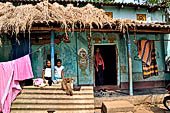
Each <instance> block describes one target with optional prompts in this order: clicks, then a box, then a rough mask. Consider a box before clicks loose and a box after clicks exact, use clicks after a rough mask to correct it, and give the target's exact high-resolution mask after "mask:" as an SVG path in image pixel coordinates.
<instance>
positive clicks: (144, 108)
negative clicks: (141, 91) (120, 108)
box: [129, 104, 170, 113]
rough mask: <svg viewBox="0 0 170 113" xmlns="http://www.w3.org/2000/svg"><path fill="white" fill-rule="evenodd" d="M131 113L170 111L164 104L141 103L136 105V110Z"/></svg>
mask: <svg viewBox="0 0 170 113" xmlns="http://www.w3.org/2000/svg"><path fill="white" fill-rule="evenodd" d="M129 113H170V111H168V110H167V109H166V108H165V107H164V105H163V104H156V105H151V104H148V105H147V104H141V105H136V106H135V107H134V111H133V112H129Z"/></svg>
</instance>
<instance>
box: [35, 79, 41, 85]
mask: <svg viewBox="0 0 170 113" xmlns="http://www.w3.org/2000/svg"><path fill="white" fill-rule="evenodd" d="M41 84H43V79H42V78H37V79H35V80H34V85H35V86H40V85H41Z"/></svg>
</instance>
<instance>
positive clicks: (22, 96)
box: [17, 94, 94, 99]
mask: <svg viewBox="0 0 170 113" xmlns="http://www.w3.org/2000/svg"><path fill="white" fill-rule="evenodd" d="M17 98H23V99H24V98H30V99H35V98H46V99H56V98H61V99H63V98H73V99H74V98H81V99H84V98H88V99H89V98H94V96H93V95H81V96H80V95H74V94H73V96H70V95H51V94H46V95H43V94H42V95H41V94H20V95H19V96H17Z"/></svg>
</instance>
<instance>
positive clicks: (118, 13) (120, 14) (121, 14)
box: [102, 6, 165, 22]
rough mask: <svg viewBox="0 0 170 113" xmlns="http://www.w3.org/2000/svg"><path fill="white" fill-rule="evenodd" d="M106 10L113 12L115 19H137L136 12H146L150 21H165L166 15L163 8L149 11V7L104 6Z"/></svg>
mask: <svg viewBox="0 0 170 113" xmlns="http://www.w3.org/2000/svg"><path fill="white" fill-rule="evenodd" d="M102 9H104V10H105V11H106V12H112V13H113V18H115V19H119V18H122V19H127V18H128V19H134V20H136V14H146V18H147V21H148V22H151V21H152V22H165V16H164V15H163V12H162V10H160V11H155V12H151V13H149V12H148V11H147V9H145V8H140V9H135V7H127V6H124V7H123V8H119V7H117V6H104V7H102Z"/></svg>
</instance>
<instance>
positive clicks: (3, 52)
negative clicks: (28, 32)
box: [0, 36, 12, 62]
mask: <svg viewBox="0 0 170 113" xmlns="http://www.w3.org/2000/svg"><path fill="white" fill-rule="evenodd" d="M0 38H1V42H2V46H1V47H0V62H5V61H9V60H10V59H11V50H12V46H11V41H10V40H8V39H7V38H6V37H5V36H4V37H2V36H1V37H0Z"/></svg>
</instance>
